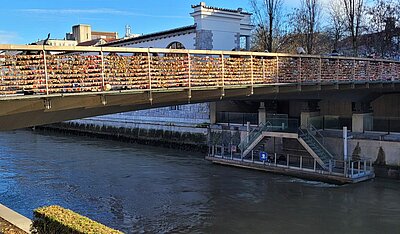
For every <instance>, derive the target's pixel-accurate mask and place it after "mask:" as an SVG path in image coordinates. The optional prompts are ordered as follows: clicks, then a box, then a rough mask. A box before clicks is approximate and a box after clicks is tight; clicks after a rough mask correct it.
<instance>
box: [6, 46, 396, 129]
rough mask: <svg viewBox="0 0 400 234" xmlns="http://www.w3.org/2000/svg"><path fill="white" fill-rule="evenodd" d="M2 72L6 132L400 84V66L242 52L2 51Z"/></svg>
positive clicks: (25, 48)
mask: <svg viewBox="0 0 400 234" xmlns="http://www.w3.org/2000/svg"><path fill="white" fill-rule="evenodd" d="M0 66H1V69H0V78H1V80H0V130H11V129H18V128H22V127H28V126H34V125H42V124H48V123H54V122H60V121H65V120H70V119H78V118H84V117H90V116H97V115H103V114H111V113H119V112H125V111H132V110H139V109H147V108H154V107H162V106H169V105H178V104H187V103H200V102H208V101H217V100H221V99H227V100H229V99H236V98H240V99H250V98H265V97H274V96H277V95H298V94H299V93H301V94H302V95H305V96H307V95H308V96H315V95H325V94H326V91H334V92H336V93H338V94H340V93H341V92H343V93H344V92H350V93H353V92H358V93H362V92H364V91H365V90H379V92H381V93H383V92H388V93H390V92H393V91H394V90H397V88H399V81H400V77H399V76H400V75H399V74H400V63H399V62H398V61H390V60H382V59H368V58H354V57H339V56H315V55H292V54H280V53H261V52H243V51H208V50H175V49H158V48H126V47H124V48H122V47H53V46H41V45H0ZM329 95H332V92H330V93H329Z"/></svg>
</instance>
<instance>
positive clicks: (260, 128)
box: [238, 121, 272, 151]
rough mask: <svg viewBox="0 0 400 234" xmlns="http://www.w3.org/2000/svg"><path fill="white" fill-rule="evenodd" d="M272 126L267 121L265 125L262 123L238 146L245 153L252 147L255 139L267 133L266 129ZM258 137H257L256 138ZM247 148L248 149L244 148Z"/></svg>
mask: <svg viewBox="0 0 400 234" xmlns="http://www.w3.org/2000/svg"><path fill="white" fill-rule="evenodd" d="M271 126H272V124H271V123H270V122H269V121H267V122H265V123H260V124H259V125H258V126H257V127H255V128H254V129H253V130H252V131H251V132H250V133H249V135H248V136H247V137H246V139H244V140H243V141H242V142H240V144H239V145H238V147H239V148H240V149H241V150H242V151H244V150H245V148H246V147H247V146H248V145H250V144H251V143H252V142H253V141H254V140H255V139H257V137H258V135H259V134H261V133H262V132H263V131H265V130H266V129H268V128H270V127H271ZM255 136H257V137H255ZM244 146H246V147H244Z"/></svg>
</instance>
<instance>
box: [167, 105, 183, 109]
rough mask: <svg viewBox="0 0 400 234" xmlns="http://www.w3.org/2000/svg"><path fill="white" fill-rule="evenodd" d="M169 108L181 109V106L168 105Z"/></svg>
mask: <svg viewBox="0 0 400 234" xmlns="http://www.w3.org/2000/svg"><path fill="white" fill-rule="evenodd" d="M169 109H170V110H182V106H170V107H169Z"/></svg>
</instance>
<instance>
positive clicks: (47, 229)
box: [31, 206, 122, 234]
mask: <svg viewBox="0 0 400 234" xmlns="http://www.w3.org/2000/svg"><path fill="white" fill-rule="evenodd" d="M33 216H34V218H33V222H32V227H31V231H32V233H37V234H42V233H46V234H47V233H49V234H50V233H71V234H72V233H73V234H83V233H85V234H92V233H93V234H94V233H96V234H97V233H98V234H102V233H104V234H106V233H107V234H114V233H115V234H121V233H122V232H120V231H117V230H114V229H111V228H109V227H107V226H105V225H103V224H101V223H98V222H95V221H93V220H91V219H89V218H87V217H84V216H82V215H80V214H77V213H75V212H73V211H71V210H68V209H65V208H62V207H60V206H47V207H41V208H38V209H36V210H34V211H33Z"/></svg>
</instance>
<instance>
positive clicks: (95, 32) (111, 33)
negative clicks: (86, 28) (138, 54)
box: [92, 31, 118, 38]
mask: <svg viewBox="0 0 400 234" xmlns="http://www.w3.org/2000/svg"><path fill="white" fill-rule="evenodd" d="M117 34H118V33H117V32H99V31H92V36H93V35H94V36H107V37H114V38H115V37H116V36H117Z"/></svg>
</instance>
